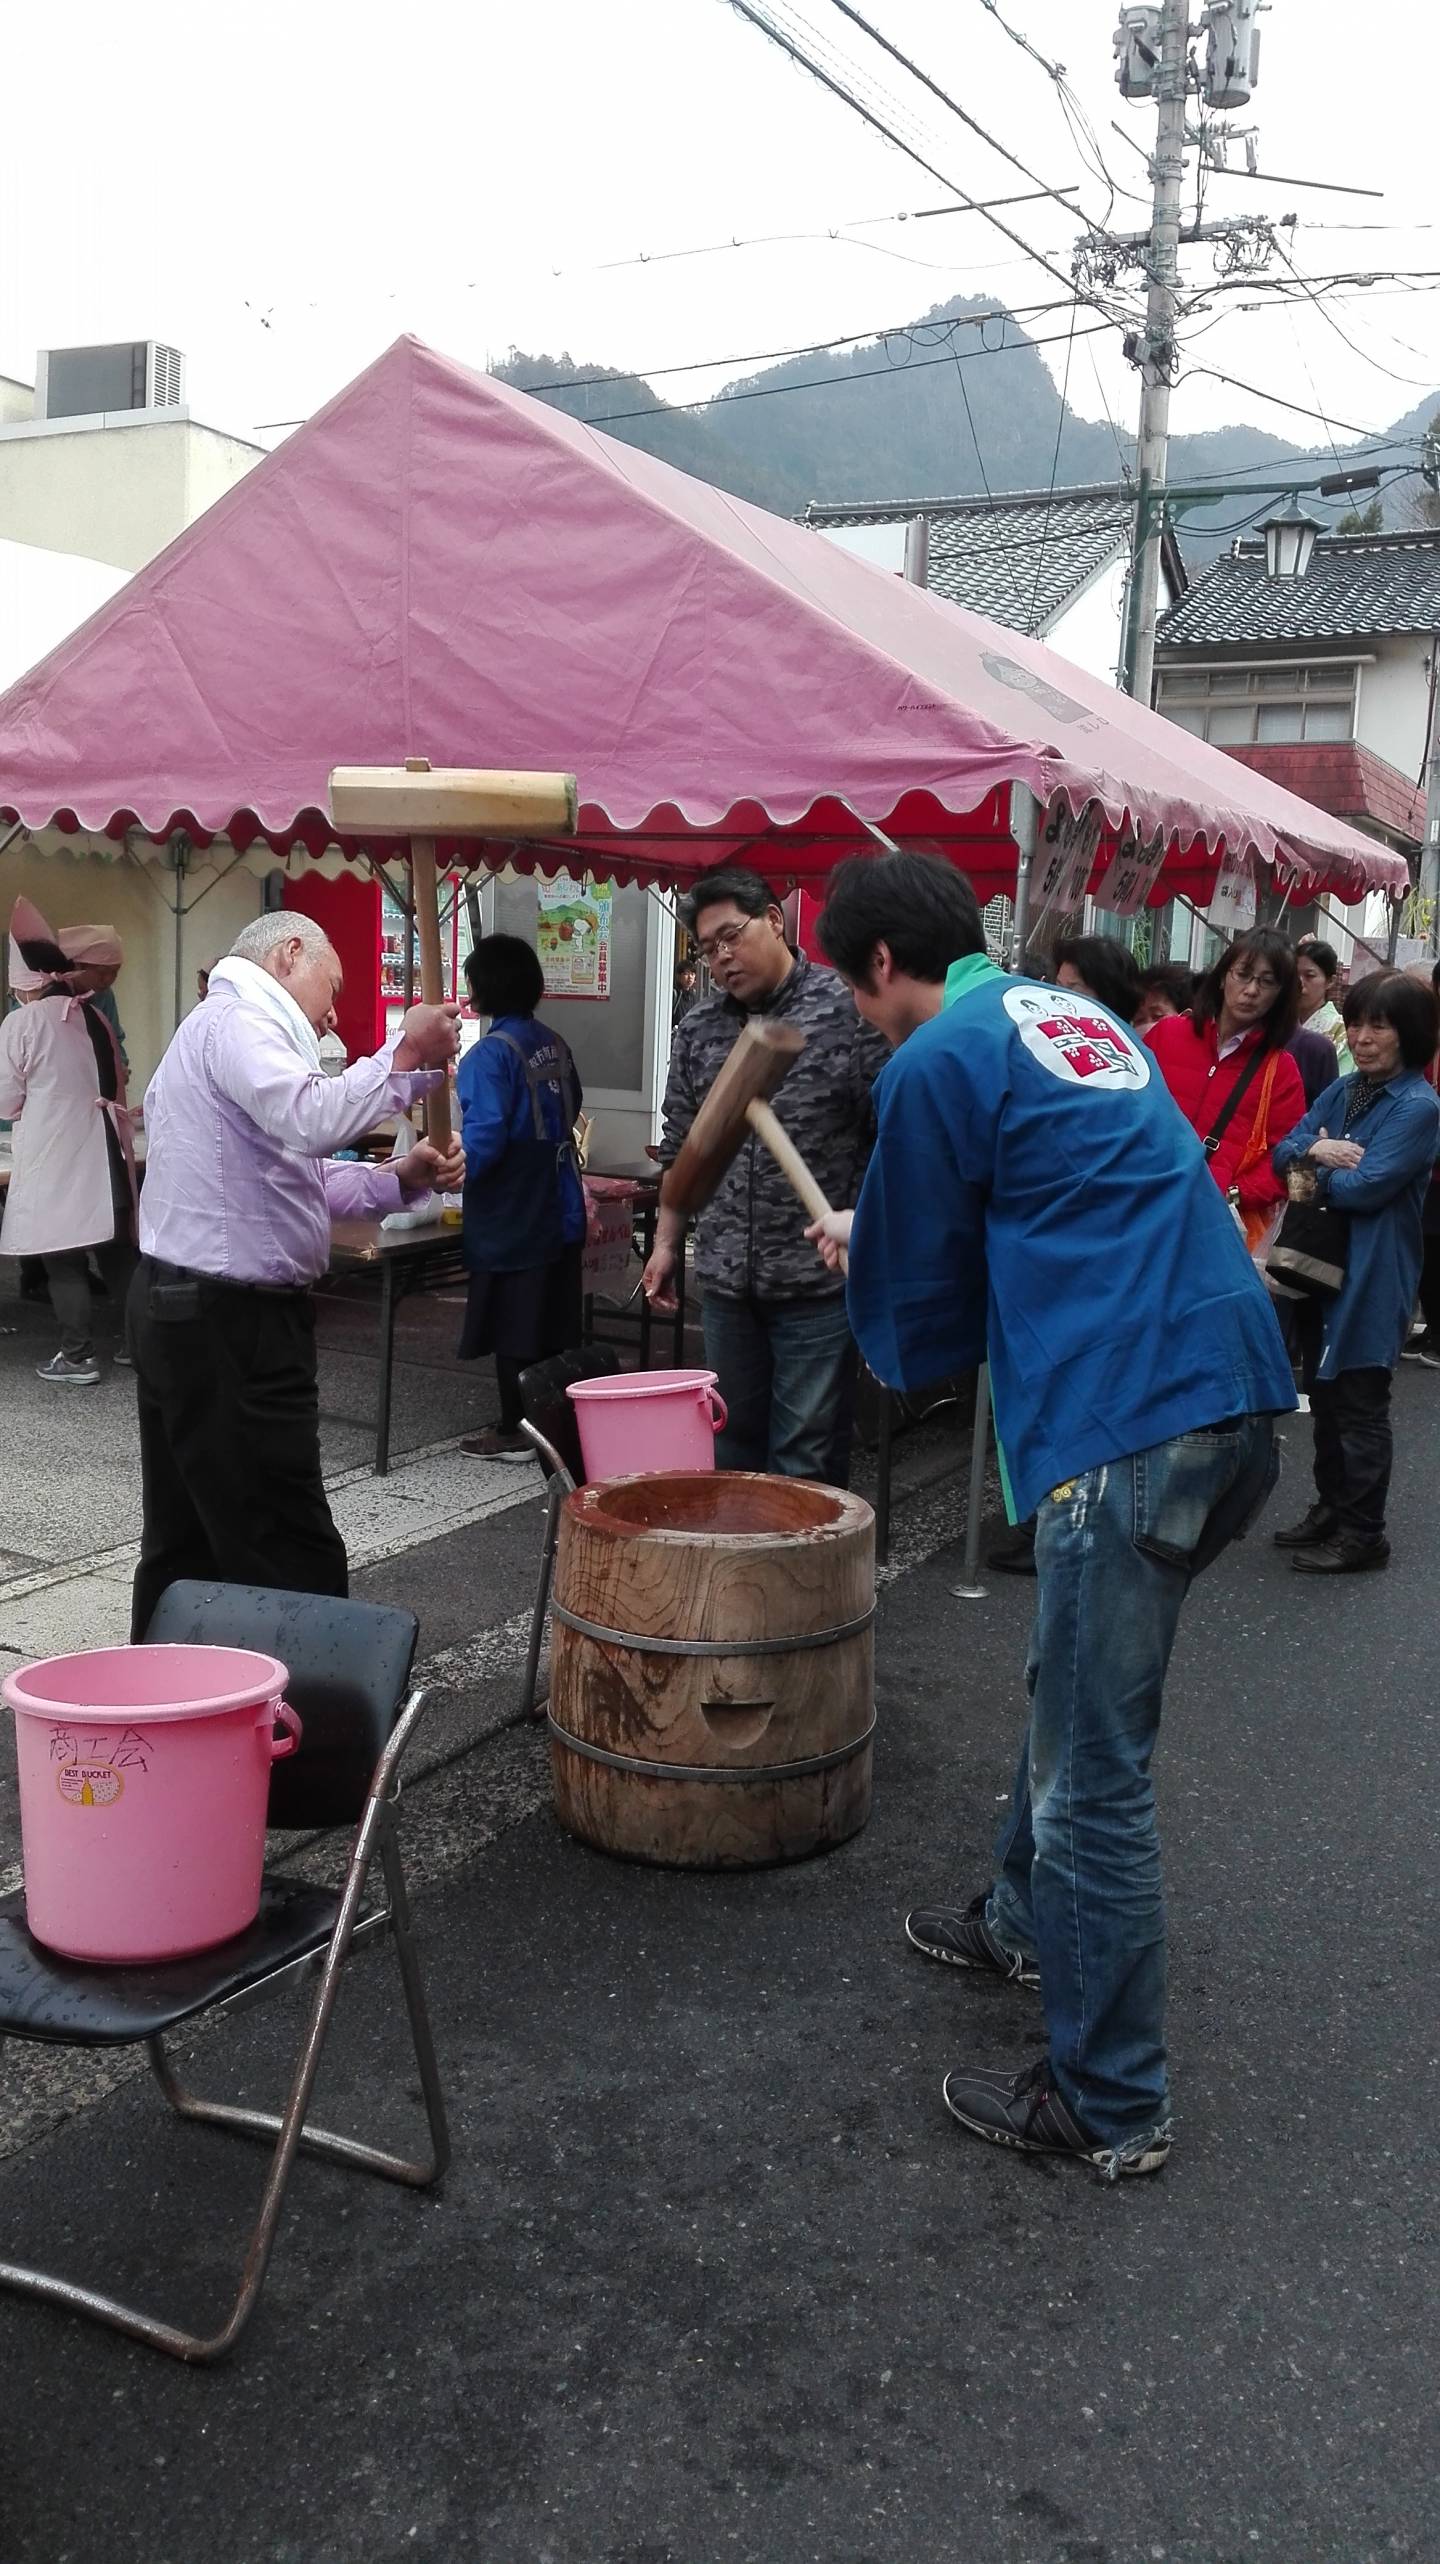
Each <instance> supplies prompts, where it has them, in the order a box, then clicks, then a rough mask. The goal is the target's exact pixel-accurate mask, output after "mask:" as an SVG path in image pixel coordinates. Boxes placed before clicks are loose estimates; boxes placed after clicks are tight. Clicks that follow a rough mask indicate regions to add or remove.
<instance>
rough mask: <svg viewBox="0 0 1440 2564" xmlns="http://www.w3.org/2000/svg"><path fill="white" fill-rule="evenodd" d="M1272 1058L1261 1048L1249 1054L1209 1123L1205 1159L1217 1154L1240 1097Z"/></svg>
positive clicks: (1245, 1093) (1247, 1090) (1246, 1091)
mask: <svg viewBox="0 0 1440 2564" xmlns="http://www.w3.org/2000/svg"><path fill="white" fill-rule="evenodd" d="M1272 1056H1273V1054H1272V1053H1269V1052H1267V1051H1265V1050H1264V1049H1263V1048H1262V1049H1259V1050H1253V1051H1252V1052H1251V1054H1250V1056H1249V1058H1248V1059H1247V1061H1246V1062H1245V1065H1244V1067H1243V1068H1242V1069H1241V1071H1240V1074H1239V1076H1238V1077H1237V1078H1236V1080H1235V1083H1234V1085H1233V1086H1232V1087H1231V1089H1230V1092H1229V1094H1228V1095H1227V1096H1226V1098H1225V1101H1224V1103H1223V1104H1222V1105H1221V1107H1220V1110H1219V1112H1218V1113H1217V1114H1216V1116H1215V1119H1214V1121H1213V1122H1212V1123H1211V1125H1210V1128H1209V1130H1208V1131H1207V1132H1206V1134H1205V1137H1204V1140H1203V1142H1202V1146H1203V1147H1204V1150H1205V1154H1206V1156H1207V1157H1215V1156H1217V1155H1218V1154H1219V1149H1220V1143H1221V1141H1222V1140H1223V1138H1224V1137H1225V1134H1226V1132H1227V1131H1228V1130H1229V1128H1230V1125H1231V1123H1232V1122H1233V1121H1234V1119H1235V1115H1236V1112H1237V1110H1238V1108H1239V1105H1240V1102H1241V1099H1242V1097H1243V1096H1245V1095H1248V1093H1249V1091H1250V1089H1251V1087H1252V1086H1253V1085H1254V1083H1255V1080H1256V1078H1257V1077H1258V1076H1259V1074H1260V1071H1261V1069H1262V1068H1263V1067H1264V1065H1265V1062H1266V1060H1267V1058H1269V1057H1272Z"/></svg>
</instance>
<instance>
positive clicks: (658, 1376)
mask: <svg viewBox="0 0 1440 2564" xmlns="http://www.w3.org/2000/svg"><path fill="white" fill-rule="evenodd" d="M566 1394H567V1396H569V1397H571V1398H573V1399H574V1401H575V1415H576V1421H577V1423H578V1424H579V1427H580V1448H581V1451H582V1452H583V1453H584V1455H585V1475H586V1477H587V1478H589V1479H596V1478H630V1477H633V1476H634V1475H635V1473H636V1472H637V1471H638V1470H644V1471H647V1472H648V1471H651V1470H656V1469H713V1468H714V1466H715V1436H716V1434H717V1433H719V1432H720V1430H721V1428H722V1426H723V1425H724V1423H725V1401H724V1399H723V1398H722V1397H721V1395H720V1392H719V1390H718V1389H717V1388H716V1386H715V1374H714V1372H713V1371H622V1372H621V1373H619V1375H618V1376H617V1377H616V1378H615V1379H613V1380H576V1381H575V1382H574V1383H573V1384H572V1386H571V1387H570V1389H569V1390H568V1391H567V1393H566Z"/></svg>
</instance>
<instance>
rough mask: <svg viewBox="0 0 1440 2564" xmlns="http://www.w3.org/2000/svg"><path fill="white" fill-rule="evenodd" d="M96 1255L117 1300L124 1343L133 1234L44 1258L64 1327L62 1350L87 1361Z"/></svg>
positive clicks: (117, 1319)
mask: <svg viewBox="0 0 1440 2564" xmlns="http://www.w3.org/2000/svg"><path fill="white" fill-rule="evenodd" d="M92 1255H93V1256H94V1258H95V1261H96V1263H97V1264H98V1265H99V1267H100V1273H101V1278H102V1280H103V1281H104V1284H105V1288H106V1290H107V1291H108V1292H109V1294H110V1297H111V1299H112V1300H113V1302H114V1304H115V1324H116V1329H117V1332H118V1334H119V1336H120V1340H121V1342H122V1343H123V1342H124V1337H125V1301H126V1295H127V1292H128V1290H129V1284H130V1276H131V1274H132V1273H133V1271H134V1269H135V1249H134V1247H133V1246H132V1245H131V1243H130V1240H129V1238H128V1237H115V1238H112V1239H111V1240H110V1241H109V1243H108V1245H103V1246H76V1247H71V1248H70V1249H69V1250H68V1252H67V1253H66V1254H64V1255H46V1256H42V1258H41V1259H40V1260H41V1262H42V1263H43V1265H44V1267H45V1280H46V1282H47V1284H48V1286H49V1291H50V1306H51V1308H52V1309H53V1310H54V1312H55V1323H56V1325H57V1326H58V1328H59V1329H60V1350H61V1352H62V1353H64V1354H68V1356H69V1358H70V1360H71V1361H72V1362H83V1361H85V1360H86V1359H87V1357H88V1356H89V1355H90V1353H91V1352H92V1351H93V1350H94V1347H93V1343H92V1339H91V1325H92V1316H91V1312H92V1309H93V1307H94V1293H93V1292H92V1290H91V1288H90V1258H91V1256H92Z"/></svg>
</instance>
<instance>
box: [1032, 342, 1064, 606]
mask: <svg viewBox="0 0 1440 2564" xmlns="http://www.w3.org/2000/svg"><path fill="white" fill-rule="evenodd" d="M1074 352H1075V307H1074V305H1073V304H1072V305H1071V308H1070V332H1069V336H1068V338H1067V339H1066V342H1065V375H1064V380H1063V381H1062V383H1061V385H1060V415H1059V418H1058V420H1057V422H1056V427H1055V451H1054V453H1053V454H1052V456H1051V458H1050V488H1049V491H1048V493H1047V495H1046V499H1045V524H1044V528H1043V530H1042V538H1041V550H1040V556H1039V558H1038V560H1037V561H1036V563H1035V586H1034V590H1033V592H1032V594H1031V598H1030V620H1029V622H1028V623H1027V624H1026V626H1025V629H1026V631H1027V632H1033V631H1034V629H1035V608H1036V606H1037V605H1038V604H1039V602H1040V579H1041V575H1042V573H1043V571H1044V568H1045V551H1044V535H1045V534H1048V533H1049V531H1050V511H1051V509H1052V507H1053V506H1054V504H1055V481H1056V477H1057V475H1058V473H1059V470H1060V447H1061V444H1062V442H1063V439H1064V435H1065V418H1066V413H1067V411H1068V408H1069V403H1070V359H1071V357H1072V356H1073V355H1074Z"/></svg>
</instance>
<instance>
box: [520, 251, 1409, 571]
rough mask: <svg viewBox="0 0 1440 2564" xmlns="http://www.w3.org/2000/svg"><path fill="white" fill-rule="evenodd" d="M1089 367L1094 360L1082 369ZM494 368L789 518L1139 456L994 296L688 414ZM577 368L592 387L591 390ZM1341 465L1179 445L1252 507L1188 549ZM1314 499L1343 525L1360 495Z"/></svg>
mask: <svg viewBox="0 0 1440 2564" xmlns="http://www.w3.org/2000/svg"><path fill="white" fill-rule="evenodd" d="M1082 326H1083V324H1082ZM1078 334H1079V333H1078V332H1077V335H1078ZM1064 361H1065V360H1064V359H1063V357H1062V365H1063V364H1064ZM1081 364H1082V356H1081V355H1080V354H1078V353H1077V355H1076V356H1075V359H1074V367H1072V370H1074V368H1076V367H1079V366H1080V365H1081ZM495 370H496V372H497V373H498V374H499V376H500V378H501V380H502V381H504V382H508V383H514V384H516V385H517V386H518V387H519V388H520V389H521V390H525V391H534V392H536V393H537V394H538V396H539V397H540V398H541V399H542V400H547V401H551V402H553V403H554V404H555V406H556V407H557V408H559V409H564V410H568V411H569V412H570V413H571V415H572V416H574V417H576V418H585V419H588V420H590V421H591V423H592V424H593V425H595V426H597V427H599V426H603V427H604V428H605V429H606V431H607V433H608V434H610V435H613V436H618V437H620V438H621V439H623V440H624V442H625V443H627V444H631V445H637V446H639V447H641V448H642V449H643V450H644V452H646V453H647V454H656V455H660V456H662V457H663V459H664V460H665V461H666V462H669V463H675V464H678V465H679V467H680V468H681V470H682V471H686V472H693V473H694V474H695V475H696V476H697V478H699V479H700V480H704V481H711V482H713V483H714V484H715V485H716V486H717V487H718V488H720V489H725V490H731V491H733V492H734V493H735V494H736V496H737V497H740V498H748V499H755V500H757V501H758V502H759V503H760V504H761V505H762V506H764V507H769V508H774V509H775V510H777V512H779V513H780V514H782V515H793V514H796V513H798V512H799V511H800V510H801V509H803V508H804V507H805V506H806V504H807V502H808V501H810V500H811V499H817V500H828V501H831V502H834V501H837V500H842V499H854V500H861V499H872V500H878V499H890V500H904V499H908V498H915V499H921V498H961V497H966V496H970V495H972V494H977V493H983V491H984V489H985V486H986V483H987V481H988V484H989V487H990V488H991V490H994V491H999V490H1024V489H1047V488H1048V487H1049V486H1050V484H1051V481H1052V479H1053V480H1054V481H1056V482H1058V483H1061V484H1063V483H1066V482H1069V483H1072V484H1073V483H1076V482H1086V481H1096V482H1110V483H1113V482H1115V481H1117V480H1118V479H1119V478H1120V477H1121V474H1122V469H1123V470H1125V471H1128V470H1129V468H1130V467H1131V465H1132V463H1133V459H1134V438H1133V435H1132V434H1131V432H1130V430H1129V428H1128V426H1120V425H1119V424H1118V423H1117V424H1116V426H1114V427H1112V425H1111V424H1110V422H1109V421H1108V420H1100V421H1096V420H1093V419H1087V418H1084V417H1082V416H1081V414H1080V412H1079V411H1078V410H1077V409H1076V408H1074V407H1073V406H1072V405H1071V404H1070V402H1069V401H1063V402H1062V400H1061V397H1060V394H1059V392H1058V391H1057V389H1056V386H1055V383H1054V381H1053V379H1052V377H1051V375H1050V372H1049V370H1048V368H1047V366H1046V365H1045V363H1044V360H1043V359H1042V357H1041V355H1040V353H1039V350H1038V348H1037V346H1036V345H1035V343H1034V342H1033V340H1032V339H1031V338H1030V336H1029V334H1028V333H1027V332H1026V331H1025V330H1024V329H1022V328H1021V326H1020V324H1019V323H1018V322H1016V321H1013V320H1010V319H1008V318H1006V319H1003V320H997V319H996V317H995V306H994V305H993V304H992V303H981V302H976V301H974V300H966V299H964V298H957V299H955V300H953V301H950V302H946V303H940V304H937V305H936V306H935V308H934V309H933V310H931V311H929V312H927V313H925V314H924V315H923V316H922V317H921V318H920V319H918V320H916V321H913V322H911V323H910V324H909V325H908V326H907V327H906V328H905V329H903V330H897V331H894V332H891V333H889V334H888V335H887V336H886V337H885V338H883V339H874V340H870V341H867V342H866V344H865V345H863V346H861V347H855V348H845V349H839V350H835V351H832V352H831V353H829V354H824V355H818V356H796V357H790V358H788V359H787V360H786V361H785V362H784V363H782V364H779V365H772V366H768V367H766V368H765V369H764V370H763V371H762V372H760V373H757V374H752V375H748V376H745V377H742V378H741V379H740V380H738V381H736V382H733V383H730V384H728V385H727V387H726V389H725V391H724V393H723V394H722V395H721V397H720V398H719V399H718V400H716V401H713V402H712V403H710V405H709V406H708V407H706V408H704V409H689V410H687V409H676V408H672V407H671V406H670V405H669V404H668V403H666V402H665V401H663V400H662V399H661V398H660V397H659V395H658V394H657V393H655V392H654V391H653V390H652V389H651V387H650V385H649V384H648V383H645V382H642V381H640V380H638V379H637V378H636V377H635V376H634V375H626V374H622V373H620V372H618V371H617V370H615V369H614V368H612V367H608V366H605V365H592V364H587V363H583V362H578V361H577V360H576V359H574V358H573V357H571V356H569V355H563V356H557V357H551V356H529V355H523V354H521V353H520V352H519V351H518V350H512V351H511V354H510V356H509V358H508V360H507V361H506V362H505V363H504V364H503V365H499V366H497V367H496V369H495ZM1084 370H1085V371H1086V372H1087V373H1088V370H1089V369H1088V367H1086V368H1085V369H1084ZM577 376H578V377H583V378H586V379H584V380H582V381H580V382H578V383H577V382H575V381H573V379H572V378H574V377H577ZM1090 379H1091V380H1092V381H1093V379H1094V378H1093V376H1092V377H1091V378H1090ZM1437 408H1440V391H1437V393H1436V395H1435V397H1434V399H1433V400H1431V401H1428V402H1423V401H1422V402H1421V403H1420V404H1419V405H1418V407H1417V408H1416V409H1415V410H1414V411H1413V412H1411V413H1409V414H1408V416H1407V417H1406V418H1405V419H1404V420H1402V421H1400V422H1399V423H1398V424H1397V426H1396V427H1395V428H1394V429H1392V430H1391V431H1390V433H1391V434H1392V435H1394V436H1395V437H1397V438H1401V437H1405V438H1408V439H1410V440H1413V439H1414V438H1416V437H1417V436H1418V434H1419V433H1420V430H1421V428H1423V426H1424V425H1426V424H1427V423H1428V421H1429V419H1430V417H1431V416H1432V415H1433V413H1434V412H1435V410H1436V409H1437ZM1340 451H1341V461H1342V463H1343V462H1344V461H1345V459H1346V457H1345V448H1344V447H1343V446H1342V448H1341V449H1340ZM1297 453H1298V454H1300V460H1299V461H1297V459H1296V458H1297ZM1334 460H1335V457H1334V452H1333V450H1332V448H1331V447H1330V445H1329V444H1328V443H1323V444H1320V445H1316V446H1313V447H1305V448H1304V449H1303V452H1302V451H1301V448H1300V441H1299V439H1298V438H1296V437H1292V436H1288V435H1272V434H1270V433H1269V432H1267V430H1265V429H1264V428H1257V427H1247V426H1237V427H1226V428H1218V429H1213V430H1211V431H1210V432H1209V433H1207V434H1205V435H1203V436H1177V437H1175V438H1173V439H1172V441H1171V447H1170V477H1171V479H1172V480H1173V481H1196V480H1209V479H1213V478H1215V477H1217V476H1223V477H1224V478H1225V479H1227V480H1229V479H1232V478H1233V479H1234V481H1235V484H1236V502H1235V503H1232V502H1230V501H1228V500H1227V501H1225V502H1224V503H1222V504H1221V505H1218V506H1216V507H1213V508H1210V509H1206V510H1196V511H1195V512H1194V513H1193V514H1189V513H1187V515H1186V517H1185V519H1184V523H1183V528H1182V533H1183V538H1184V547H1185V551H1186V554H1187V556H1189V557H1191V558H1193V559H1197V560H1206V559H1209V558H1211V557H1213V555H1214V554H1215V553H1216V552H1217V551H1219V550H1221V549H1222V548H1223V547H1224V545H1225V544H1226V543H1228V542H1229V540H1230V539H1231V532H1232V530H1234V529H1235V527H1236V521H1237V520H1238V519H1239V518H1241V517H1243V516H1245V515H1246V514H1248V513H1249V510H1247V508H1246V506H1245V503H1244V499H1243V496H1242V495H1241V494H1242V492H1243V489H1244V476H1245V475H1246V474H1250V475H1253V476H1254V477H1256V478H1265V477H1274V476H1275V475H1276V473H1277V468H1278V467H1283V469H1284V471H1285V473H1286V474H1288V473H1290V472H1292V471H1296V472H1300V471H1303V467H1304V464H1305V462H1311V463H1313V464H1314V466H1315V468H1316V469H1317V470H1323V469H1325V468H1326V467H1327V466H1328V467H1329V468H1331V469H1333V468H1334ZM1402 486H1403V485H1402ZM1254 504H1255V502H1253V501H1252V502H1251V506H1252V507H1253V506H1254ZM1306 504H1307V506H1313V510H1314V513H1315V514H1316V515H1317V516H1319V517H1321V518H1323V519H1326V520H1328V521H1331V522H1333V521H1334V520H1335V519H1337V518H1338V517H1340V516H1341V515H1343V514H1344V513H1345V511H1346V509H1347V508H1348V507H1350V506H1351V505H1352V504H1354V502H1353V501H1351V500H1349V499H1346V498H1340V499H1336V500H1318V499H1317V500H1314V501H1311V500H1309V499H1307V501H1306ZM1386 516H1387V522H1388V523H1392V524H1393V523H1399V522H1404V521H1405V518H1404V514H1403V510H1400V511H1397V510H1396V508H1395V507H1394V505H1393V504H1390V503H1387V511H1386Z"/></svg>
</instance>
